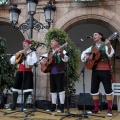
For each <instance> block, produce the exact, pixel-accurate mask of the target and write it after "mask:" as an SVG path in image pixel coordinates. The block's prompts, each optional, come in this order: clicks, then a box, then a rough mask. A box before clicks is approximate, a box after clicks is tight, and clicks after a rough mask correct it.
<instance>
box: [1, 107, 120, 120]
mask: <svg viewBox="0 0 120 120" xmlns="http://www.w3.org/2000/svg"><path fill="white" fill-rule="evenodd" d="M18 110H19V109H18ZM37 110H38V111H43V110H41V109H37ZM28 111H31V109H29V110H27V111H25V112H26V113H25V112H16V113H12V114H7V115H4V113H5V112H9V113H10V112H12V111H7V110H6V109H0V120H16V119H17V120H61V118H62V116H55V115H63V116H64V115H66V110H65V113H62V114H61V113H57V112H52V114H51V115H50V114H46V113H42V112H32V114H29V115H28V116H27V117H25V116H26V115H27V113H28ZM69 111H70V113H71V114H75V115H76V114H77V115H79V116H81V114H82V111H81V110H78V109H77V108H72V109H69ZM43 112H45V111H43ZM106 113H107V110H102V111H100V114H94V115H95V116H92V115H85V116H87V117H88V118H85V117H83V118H84V119H85V120H120V112H118V111H117V110H113V117H107V116H106ZM103 117H105V118H103ZM79 118H81V117H75V116H74V115H73V116H67V117H66V118H64V119H63V120H80V119H79Z"/></svg>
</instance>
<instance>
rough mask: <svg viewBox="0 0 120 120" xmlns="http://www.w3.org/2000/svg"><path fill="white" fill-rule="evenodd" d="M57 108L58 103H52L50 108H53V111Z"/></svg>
mask: <svg viewBox="0 0 120 120" xmlns="http://www.w3.org/2000/svg"><path fill="white" fill-rule="evenodd" d="M55 109H56V104H52V105H51V107H50V110H51V111H52V112H54V111H55Z"/></svg>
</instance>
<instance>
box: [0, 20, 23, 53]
mask: <svg viewBox="0 0 120 120" xmlns="http://www.w3.org/2000/svg"><path fill="white" fill-rule="evenodd" d="M0 37H3V38H5V40H6V43H7V49H6V54H15V53H16V52H18V51H19V50H21V49H22V41H23V40H24V39H25V38H24V36H23V34H22V33H21V32H20V30H19V29H17V30H15V29H14V28H13V27H12V26H11V25H10V23H7V22H3V21H0Z"/></svg>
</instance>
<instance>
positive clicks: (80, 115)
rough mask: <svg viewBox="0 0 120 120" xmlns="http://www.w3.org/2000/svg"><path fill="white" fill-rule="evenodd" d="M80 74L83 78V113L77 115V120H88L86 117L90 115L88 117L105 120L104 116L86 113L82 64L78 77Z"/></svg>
mask: <svg viewBox="0 0 120 120" xmlns="http://www.w3.org/2000/svg"><path fill="white" fill-rule="evenodd" d="M81 74H82V76H83V113H82V114H79V115H77V116H78V117H79V118H78V120H82V118H83V119H84V118H88V116H87V115H90V116H96V117H101V118H105V116H98V115H94V114H88V113H87V112H86V106H85V100H86V99H85V79H84V78H85V77H84V76H85V64H84V66H83V68H82V70H81V71H80V75H81ZM80 75H79V77H80Z"/></svg>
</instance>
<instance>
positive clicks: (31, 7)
mask: <svg viewBox="0 0 120 120" xmlns="http://www.w3.org/2000/svg"><path fill="white" fill-rule="evenodd" d="M26 2H27V6H28V14H29V18H28V19H27V21H26V22H25V23H22V24H21V25H20V26H19V29H20V30H22V31H23V32H24V31H27V30H28V29H30V36H29V37H30V38H32V37H33V29H34V30H37V31H39V30H40V29H44V28H45V29H49V28H50V26H51V23H52V22H53V18H54V13H55V10H56V7H55V6H53V5H52V3H51V2H48V3H47V5H46V6H45V7H44V8H43V10H44V15H45V21H46V22H47V23H48V25H44V24H43V23H41V22H38V21H37V20H36V19H34V17H33V16H34V15H35V14H36V6H37V4H38V0H26ZM9 13H10V23H11V24H12V26H13V27H14V28H16V25H17V24H18V18H19V15H20V13H21V10H20V9H18V8H17V5H16V4H14V5H13V6H12V7H11V8H10V9H9Z"/></svg>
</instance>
